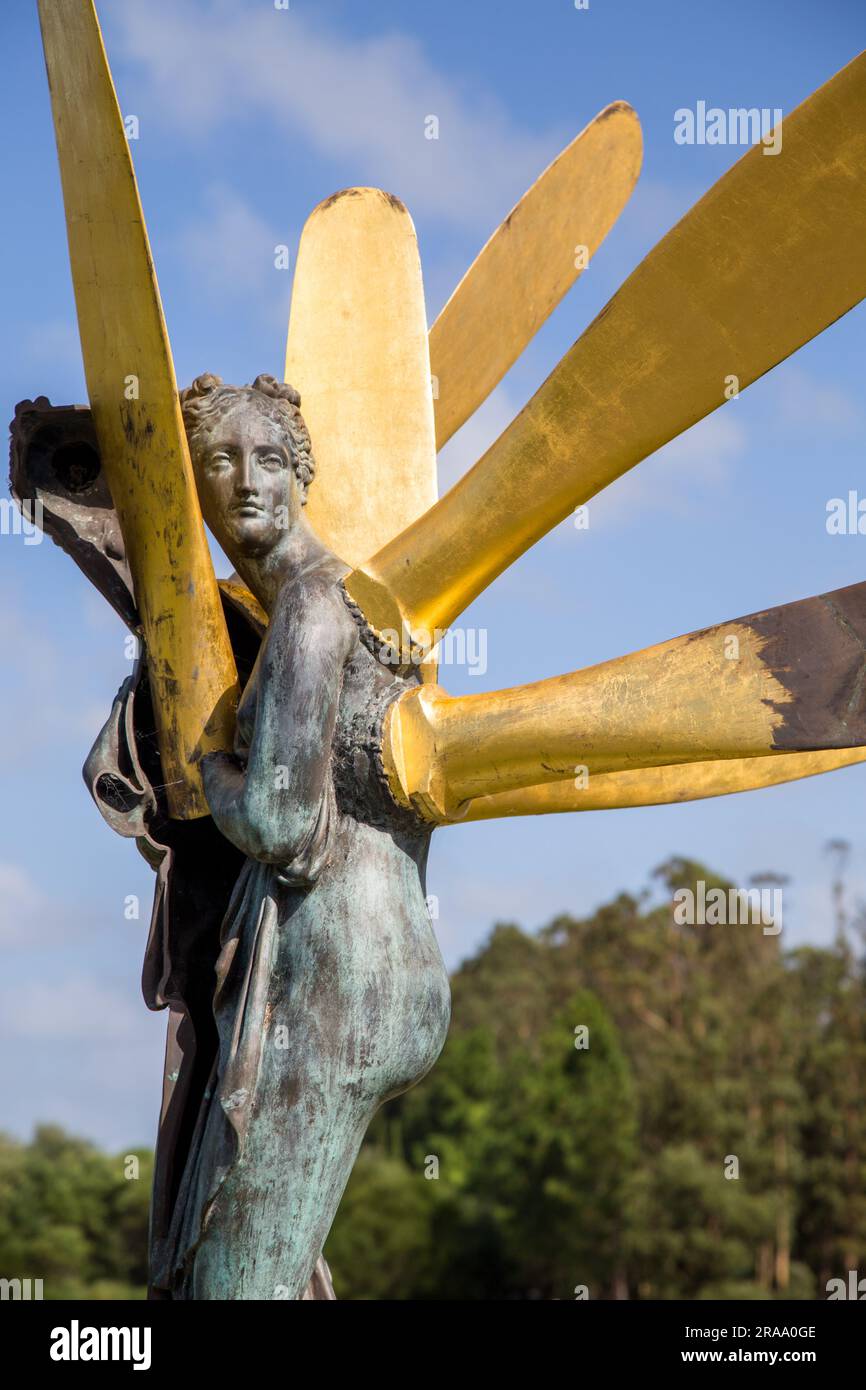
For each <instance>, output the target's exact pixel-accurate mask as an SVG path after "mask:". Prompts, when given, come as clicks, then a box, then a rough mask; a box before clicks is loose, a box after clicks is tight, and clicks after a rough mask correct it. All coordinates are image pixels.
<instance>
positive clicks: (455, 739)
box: [382, 584, 866, 821]
mask: <svg viewBox="0 0 866 1390" xmlns="http://www.w3.org/2000/svg"><path fill="white" fill-rule="evenodd" d="M864 744H866V584H854V585H852V586H851V587H850V588H847V589H838V590H836V591H835V592H834V593H831V594H823V595H820V596H819V597H817V598H809V599H802V600H801V601H800V602H798V603H789V604H785V605H784V606H783V607H781V608H770V609H767V610H765V611H764V612H761V613H753V614H751V615H749V616H748V617H745V618H739V619H736V620H735V621H733V622H729V623H722V624H720V625H718V626H716V627H711V628H707V629H706V630H705V631H703V632H697V633H691V634H690V635H689V636H686V637H677V638H674V639H673V640H672V641H670V642H663V643H661V644H660V645H659V646H656V647H649V648H647V649H646V650H645V651H640V652H634V653H632V654H631V655H629V656H623V657H619V658H618V659H617V660H615V661H607V662H604V663H603V664H602V665H600V666H593V667H589V668H587V669H586V670H583V671H575V672H573V673H572V674H570V675H567V676H556V677H554V678H553V679H550V680H544V681H538V682H536V683H534V684H532V685H524V686H517V687H515V688H514V689H511V690H499V691H495V692H493V693H491V694H481V695H466V696H461V697H459V698H451V697H450V696H448V695H446V694H445V692H444V691H443V690H442V689H441V687H439V686H435V685H429V686H419V687H416V688H415V689H414V690H412V691H410V692H409V693H408V694H406V695H404V696H403V697H402V698H401V699H400V700H399V701H398V702H397V703H396V704H394V705H392V706H391V709H390V711H389V716H388V719H387V721H386V726H385V734H384V737H383V746H382V753H383V758H384V762H385V768H386V771H387V774H388V778H389V782H390V785H391V789H392V791H393V793H394V795H395V797H396V798H397V799H398V800H399V801H401V802H402V803H403V804H406V805H412V806H415V807H416V809H418V810H419V811H420V812H421V814H422V815H425V816H427V817H428V819H431V820H438V821H442V820H452V819H458V818H460V816H461V815H462V813H463V811H464V809H465V808H466V807H465V804H466V803H467V802H470V801H473V800H474V799H476V798H477V797H484V796H492V795H494V794H496V793H499V792H510V791H514V790H516V789H518V788H521V787H537V786H538V785H540V784H542V783H545V782H562V781H563V780H565V779H566V778H569V777H571V778H574V777H575V776H577V775H580V774H582V773H583V772H588V773H589V774H590V782H591V781H592V776H591V774H594V773H602V772H619V771H624V770H627V769H629V768H648V767H659V766H664V765H667V764H673V763H690V762H707V761H710V760H713V759H725V758H732V759H743V758H755V757H761V756H762V755H766V754H773V753H777V754H778V753H794V752H808V751H815V752H817V751H820V750H830V749H852V748H861V746H862V745H864Z"/></svg>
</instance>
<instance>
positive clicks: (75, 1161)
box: [0, 859, 866, 1300]
mask: <svg viewBox="0 0 866 1390" xmlns="http://www.w3.org/2000/svg"><path fill="white" fill-rule="evenodd" d="M656 877H657V881H658V883H659V884H660V885H661V888H662V892H663V899H664V900H663V902H662V903H661V905H658V903H654V902H653V899H652V897H651V895H650V894H649V893H647V894H645V895H644V896H642V897H641V898H634V897H631V896H628V895H626V894H621V895H620V896H619V897H617V898H615V899H614V900H613V901H612V902H610V903H608V904H606V905H605V906H603V907H601V908H600V909H599V910H598V911H597V912H595V913H594V914H593V915H592V916H591V917H588V918H586V919H582V920H578V919H575V918H572V917H568V916H562V917H559V918H557V919H556V920H555V921H553V922H552V923H550V925H549V926H547V927H546V928H544V929H543V930H542V931H541V932H540V933H538V934H537V935H535V936H530V935H528V934H526V933H525V932H523V931H522V930H521V929H520V928H519V927H517V926H514V925H509V924H500V925H498V926H496V927H495V928H494V930H493V931H492V933H491V935H490V937H489V939H488V940H487V941H486V942H485V944H484V945H483V947H482V948H481V949H480V950H479V951H478V952H477V953H476V954H475V955H474V956H473V957H472V958H471V959H469V960H467V961H465V962H464V964H463V965H462V966H461V967H460V968H459V969H458V970H457V971H456V972H455V974H454V977H453V990H454V1012H453V1023H452V1029H451V1035H450V1037H449V1040H448V1043H447V1045H446V1047H445V1051H444V1052H443V1055H442V1057H441V1059H440V1061H439V1063H438V1064H437V1066H436V1067H435V1068H434V1070H433V1071H432V1073H431V1074H430V1076H428V1077H427V1078H426V1079H425V1081H423V1082H422V1083H421V1085H419V1086H417V1087H415V1089H414V1090H412V1091H410V1092H408V1093H407V1094H406V1095H404V1096H401V1097H399V1098H398V1099H397V1100H396V1101H393V1102H392V1103H391V1104H390V1105H388V1106H386V1107H385V1108H384V1109H383V1110H382V1111H381V1112H380V1114H379V1115H378V1116H377V1118H376V1120H375V1122H374V1124H373V1126H372V1127H371V1129H370V1133H369V1135H368V1137H367V1140H366V1141H365V1144H364V1147H363V1148H362V1151H361V1154H360V1157H359V1160H358V1163H357V1165H356V1167H355V1171H354V1173H353V1176H352V1179H351V1181H350V1183H349V1186H348V1188H347V1190H346V1194H345V1196H344V1199H343V1203H342V1206H341V1209H340V1212H339V1215H338V1217H337V1221H336V1223H335V1226H334V1229H333V1231H332V1233H331V1236H330V1238H329V1241H328V1245H327V1249H326V1255H327V1257H328V1260H329V1262H330V1264H331V1268H332V1271H333V1275H334V1282H335V1287H336V1290H337V1294H338V1296H339V1297H341V1298H353V1299H421V1300H437V1299H457V1300H473V1299H527V1298H529V1299H532V1298H540V1299H570V1298H574V1297H576V1296H580V1295H581V1291H582V1290H583V1289H585V1290H586V1292H587V1293H588V1295H589V1296H590V1297H592V1298H664V1299H670V1298H683V1299H704V1298H758V1299H761V1298H763V1299H772V1298H786V1299H788V1298H805V1299H808V1298H816V1297H817V1298H822V1297H825V1296H826V1292H825V1291H826V1284H827V1280H828V1279H830V1278H833V1277H838V1276H842V1277H845V1276H846V1274H847V1271H849V1270H852V1269H853V1270H860V1271H862V1272H863V1273H866V1115H864V1107H863V1105H862V1096H863V1093H864V1087H866V976H864V967H863V962H862V961H861V960H860V959H859V958H858V956H857V954H856V953H855V951H854V950H853V948H852V946H851V944H850V941H849V939H848V935H847V934H846V932H845V931H844V930H843V929H842V927H841V926H840V929H839V930H838V932H837V938H836V942H835V944H834V945H833V946H832V947H831V948H828V949H820V950H819V949H816V948H814V947H808V948H805V947H804V948H800V949H798V950H794V951H789V952H783V951H782V950H781V948H780V944H779V941H780V938H779V937H777V936H774V935H771V934H764V932H763V931H762V929H761V926H760V925H759V924H755V925H730V926H698V927H695V926H680V925H678V924H677V923H676V922H675V920H674V916H673V913H672V910H671V904H670V898H671V895H672V894H673V892H674V891H675V890H676V889H678V888H682V887H689V886H694V884H695V883H696V881H697V880H699V879H702V880H704V882H705V883H706V885H707V888H708V889H709V888H711V887H720V888H723V889H727V888H729V887H730V885H729V884H728V883H727V882H726V881H725V880H724V879H721V878H719V877H718V876H715V875H713V874H711V873H710V872H709V871H708V870H707V869H705V868H704V867H703V866H701V865H700V864H695V863H691V862H689V861H687V860H683V859H671V860H669V861H668V862H667V863H666V864H664V865H662V866H661V867H660V869H659V870H658V871H657V875H656ZM138 1157H139V1159H140V1162H141V1170H140V1178H139V1179H138V1180H135V1181H131V1180H129V1179H127V1178H126V1177H125V1176H124V1157H123V1156H121V1157H109V1156H107V1155H105V1154H102V1153H100V1152H99V1151H98V1150H96V1149H95V1148H93V1147H92V1146H91V1145H89V1144H87V1143H85V1142H84V1141H82V1140H78V1139H73V1138H70V1137H69V1136H67V1135H65V1134H63V1133H62V1132H61V1131H59V1130H57V1129H55V1128H51V1127H43V1128H41V1129H39V1130H37V1132H36V1135H35V1136H34V1139H33V1140H32V1142H31V1143H30V1144H27V1145H24V1144H20V1143H17V1142H15V1141H13V1140H11V1139H3V1140H0V1274H5V1275H6V1277H14V1276H15V1275H18V1276H21V1277H34V1278H35V1277H41V1278H43V1279H44V1280H45V1295H46V1297H64V1296H65V1297H76V1298H99V1297H102V1298H111V1297H140V1296H142V1294H143V1283H144V1278H145V1269H144V1264H145V1250H146V1226H147V1191H148V1187H149V1181H150V1173H149V1171H148V1170H149V1156H148V1155H146V1154H139V1155H138Z"/></svg>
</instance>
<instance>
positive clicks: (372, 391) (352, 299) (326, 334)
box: [286, 188, 436, 565]
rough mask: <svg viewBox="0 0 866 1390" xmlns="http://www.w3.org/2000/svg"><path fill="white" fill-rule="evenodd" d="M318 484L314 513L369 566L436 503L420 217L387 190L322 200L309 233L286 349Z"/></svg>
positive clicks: (312, 498) (311, 503) (327, 537)
mask: <svg viewBox="0 0 866 1390" xmlns="http://www.w3.org/2000/svg"><path fill="white" fill-rule="evenodd" d="M286 381H290V382H291V384H292V385H293V386H295V387H297V389H298V390H299V391H300V393H301V410H302V411H303V414H304V419H305V420H306V423H307V426H308V427H309V431H310V437H311V439H312V442H313V453H314V455H315V459H316V479H315V482H314V484H313V486H312V487H311V488H310V493H309V500H308V502H307V513H308V516H309V520H310V522H311V524H312V526H313V527H314V529H315V531H316V533H317V534H318V535H319V536H320V538H321V539H322V540H323V541H324V542H325V544H326V545H327V546H328V547H329V548H330V549H331V550H333V551H334V552H335V554H337V555H339V556H340V558H341V559H342V560H345V561H346V563H347V564H348V565H357V564H359V563H360V562H361V560H363V559H365V558H366V557H367V556H368V555H370V554H371V553H372V551H373V550H375V549H377V548H378V547H380V546H383V545H385V544H386V543H387V542H388V541H389V540H391V539H392V537H394V536H396V535H397V533H398V531H402V530H403V529H404V527H406V526H408V525H410V523H411V522H413V521H415V520H416V519H417V517H419V516H421V515H422V513H423V512H425V511H426V510H427V509H428V508H429V507H430V506H431V505H432V503H433V502H435V500H436V446H435V443H434V429H433V394H432V390H431V386H430V354H429V349H428V344H427V317H426V312H425V309H424V289H423V285H422V281H421V261H420V259H419V256H418V243H417V240H416V237H415V228H414V227H413V225H412V219H411V217H410V216H409V214H408V212H407V211H406V209H405V207H404V206H403V204H402V203H401V202H400V201H399V199H398V198H395V197H393V195H392V194H390V193H383V192H382V191H381V189H378V188H347V189H344V190H343V192H342V193H335V194H334V195H333V197H331V198H327V199H326V200H325V201H324V202H323V203H320V204H319V206H318V207H317V208H315V209H314V211H313V212H312V213H311V214H310V217H309V218H308V220H307V223H306V226H305V227H304V231H303V234H302V236H301V242H300V246H299V248H298V260H297V265H296V268H295V280H294V286H293V289H292V309H291V316H290V319H289V336H288V346H287V349H286Z"/></svg>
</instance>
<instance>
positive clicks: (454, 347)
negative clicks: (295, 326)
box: [362, 101, 643, 559]
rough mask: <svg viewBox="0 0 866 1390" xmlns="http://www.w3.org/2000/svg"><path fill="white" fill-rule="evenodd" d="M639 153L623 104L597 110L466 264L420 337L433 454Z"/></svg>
mask: <svg viewBox="0 0 866 1390" xmlns="http://www.w3.org/2000/svg"><path fill="white" fill-rule="evenodd" d="M642 155H643V143H642V140H641V130H640V122H639V120H638V118H637V116H636V114H635V112H634V111H633V110H632V108H631V107H630V106H629V105H628V103H627V102H625V101H615V102H613V103H612V104H611V105H610V106H606V107H605V108H604V110H603V111H601V112H600V113H599V115H597V116H596V117H595V119H594V120H592V121H590V123H589V125H588V126H587V127H586V129H585V130H582V131H581V133H580V135H578V136H577V137H576V138H575V139H574V140H572V142H571V144H570V145H568V146H567V147H566V148H565V149H564V150H563V151H562V153H561V154H560V155H557V157H556V159H555V160H554V161H553V163H552V164H550V165H549V166H548V168H547V169H545V171H544V173H543V174H542V175H541V176H540V178H538V179H536V181H535V183H534V184H533V185H532V187H531V188H530V189H529V191H528V192H527V193H525V194H524V195H523V197H522V198H521V200H520V202H519V203H518V204H517V206H516V207H515V208H512V210H511V212H510V213H509V214H508V216H507V217H506V219H505V221H504V222H503V223H502V225H501V226H500V227H499V228H498V229H497V230H496V231H495V232H494V233H493V236H492V237H491V238H490V240H489V241H488V242H487V244H486V246H485V247H484V249H483V250H482V251H481V252H480V253H479V254H478V256H477V257H476V259H475V260H474V261H473V263H472V265H471V266H470V267H469V269H468V270H467V272H466V274H465V275H464V276H463V279H462V280H461V281H460V284H459V285H458V286H457V288H456V290H455V291H454V293H453V294H452V296H451V298H450V299H449V300H448V303H447V304H446V305H445V307H444V309H443V310H442V312H441V313H440V314H439V317H438V318H437V319H436V322H435V323H434V324H433V327H432V328H431V329H430V369H431V371H432V373H433V380H434V382H435V383H436V388H437V390H436V398H435V401H434V408H435V414H436V448H437V449H441V448H442V446H443V444H446V443H447V442H448V440H449V439H450V438H451V436H452V434H454V433H455V431H456V430H459V428H460V426H461V425H462V424H463V423H464V421H466V420H468V419H469V416H470V415H472V413H473V412H474V411H476V410H477V409H478V407H479V406H480V405H481V404H482V402H483V401H485V400H486V399H487V397H488V396H489V395H490V392H491V391H492V390H493V388H494V386H496V385H497V383H498V382H500V381H501V380H502V378H503V377H504V376H505V373H506V372H507V371H508V369H509V367H511V366H512V365H513V364H514V363H515V362H516V361H517V358H518V357H519V356H520V354H521V353H522V352H523V349H524V348H525V347H526V345H527V343H529V342H530V340H531V339H532V338H533V337H534V336H535V334H536V333H537V332H538V330H539V328H540V327H541V325H542V324H543V323H544V321H545V319H547V318H548V317H549V315H550V314H552V312H553V310H554V309H555V308H556V306H557V304H558V303H559V301H560V300H561V299H562V297H563V295H564V294H566V293H567V292H568V290H570V289H571V286H572V285H573V284H574V282H575V280H576V279H577V278H578V276H579V275H580V273H581V271H582V270H583V269H585V266H586V264H587V262H588V260H589V258H590V257H592V256H593V255H594V254H595V252H596V251H597V250H598V248H599V246H600V245H601V243H602V242H603V241H604V239H605V237H606V236H607V234H608V232H609V231H610V229H611V227H612V226H613V224H614V222H615V221H616V219H617V218H618V217H619V215H620V213H621V212H622V210H623V208H624V207H625V204H626V203H627V202H628V199H629V198H630V197H631V192H632V189H633V188H634V186H635V183H636V182H637V177H638V174H639V173H640V166H641V158H642ZM362 558H363V559H367V556H366V555H364V556H362Z"/></svg>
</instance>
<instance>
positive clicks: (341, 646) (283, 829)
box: [202, 582, 357, 883]
mask: <svg viewBox="0 0 866 1390" xmlns="http://www.w3.org/2000/svg"><path fill="white" fill-rule="evenodd" d="M356 640H357V637H356V629H355V625H354V623H353V621H352V619H351V617H350V615H349V613H348V611H347V609H346V607H345V604H344V603H343V600H342V598H341V597H340V595H339V593H338V592H337V591H336V589H335V588H334V586H333V583H331V584H327V583H322V582H318V583H314V584H313V585H310V586H297V587H295V588H294V589H293V590H292V592H291V593H289V594H288V595H283V596H281V601H280V603H279V605H278V607H277V611H276V612H275V613H274V615H273V617H272V619H271V624H270V627H269V629H268V634H267V637H266V639H265V642H264V645H263V647H262V652H261V656H260V658H259V671H258V677H257V681H258V685H257V702H256V713H255V725H254V730H253V735H252V739H251V743H250V749H249V754H248V757H247V760H246V764H245V765H244V763H243V761H242V760H241V759H240V758H238V757H234V756H231V755H227V754H219V753H217V754H209V755H208V756H207V757H206V758H204V759H202V776H203V781H204V788H205V795H206V797H207V801H208V805H209V807H210V810H211V814H212V815H213V818H214V820H215V822H216V824H217V826H218V827H219V829H220V830H221V831H222V833H223V834H224V835H225V836H226V838H227V839H229V840H231V842H232V843H233V844H235V845H236V846H237V847H238V848H239V849H240V850H242V851H243V853H244V854H247V855H249V856H250V858H252V859H257V860H259V861H261V862H263V863H266V864H280V865H284V866H286V867H285V869H284V875H285V877H286V879H287V881H288V882H292V883H294V882H311V881H313V879H314V878H315V877H316V875H317V873H318V870H319V869H320V868H321V867H322V865H323V863H324V862H325V857H326V855H325V854H324V847H325V842H326V841H327V837H328V820H329V815H330V798H329V795H328V793H329V788H330V760H331V743H332V739H333V734H334V726H335V723H336V717H337V707H338V703H339V698H340V689H341V685H342V677H343V667H344V666H345V663H346V661H347V659H348V657H349V655H350V653H351V651H352V649H353V646H354V643H355V642H356Z"/></svg>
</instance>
